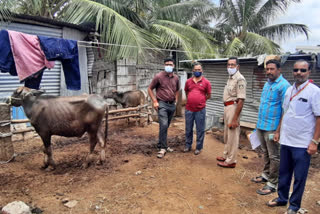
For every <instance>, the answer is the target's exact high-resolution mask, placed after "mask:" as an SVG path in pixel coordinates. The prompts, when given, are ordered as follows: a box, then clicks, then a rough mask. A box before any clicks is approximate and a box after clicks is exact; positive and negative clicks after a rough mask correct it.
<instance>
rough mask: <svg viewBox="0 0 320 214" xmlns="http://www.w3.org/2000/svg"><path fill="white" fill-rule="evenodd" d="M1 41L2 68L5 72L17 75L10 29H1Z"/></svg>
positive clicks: (0, 61) (0, 60) (0, 64)
mask: <svg viewBox="0 0 320 214" xmlns="http://www.w3.org/2000/svg"><path fill="white" fill-rule="evenodd" d="M0 41H1V42H0V70H1V72H3V73H7V72H9V73H10V75H12V76H17V75H18V74H17V70H16V65H15V62H14V59H13V55H12V51H11V46H10V40H9V34H8V31H6V30H1V31H0Z"/></svg>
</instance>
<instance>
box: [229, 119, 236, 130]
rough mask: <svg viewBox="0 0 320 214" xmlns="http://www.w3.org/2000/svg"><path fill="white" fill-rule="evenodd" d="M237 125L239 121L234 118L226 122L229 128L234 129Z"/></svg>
mask: <svg viewBox="0 0 320 214" xmlns="http://www.w3.org/2000/svg"><path fill="white" fill-rule="evenodd" d="M238 126H239V122H238V121H234V120H232V122H231V123H229V124H228V127H229V129H235V128H237V127H238Z"/></svg>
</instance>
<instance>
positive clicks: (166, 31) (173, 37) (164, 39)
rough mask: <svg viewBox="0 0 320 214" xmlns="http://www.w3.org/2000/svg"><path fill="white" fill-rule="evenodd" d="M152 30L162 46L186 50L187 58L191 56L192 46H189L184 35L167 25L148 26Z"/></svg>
mask: <svg viewBox="0 0 320 214" xmlns="http://www.w3.org/2000/svg"><path fill="white" fill-rule="evenodd" d="M150 29H151V30H152V32H154V33H155V34H157V35H158V36H159V42H160V44H161V46H162V47H164V48H180V47H181V48H182V49H183V50H184V51H186V55H187V56H188V58H192V53H191V52H192V48H191V46H190V41H189V39H188V38H186V37H185V36H183V35H181V34H180V33H178V32H176V31H174V30H172V29H171V28H169V27H166V26H163V25H159V24H153V25H152V26H151V28H150Z"/></svg>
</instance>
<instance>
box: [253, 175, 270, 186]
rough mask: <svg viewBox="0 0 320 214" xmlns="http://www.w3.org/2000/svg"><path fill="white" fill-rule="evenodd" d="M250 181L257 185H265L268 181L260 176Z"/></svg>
mask: <svg viewBox="0 0 320 214" xmlns="http://www.w3.org/2000/svg"><path fill="white" fill-rule="evenodd" d="M251 181H252V182H254V183H257V184H259V183H266V182H267V181H268V180H267V179H265V178H264V177H262V176H257V177H254V178H252V179H251Z"/></svg>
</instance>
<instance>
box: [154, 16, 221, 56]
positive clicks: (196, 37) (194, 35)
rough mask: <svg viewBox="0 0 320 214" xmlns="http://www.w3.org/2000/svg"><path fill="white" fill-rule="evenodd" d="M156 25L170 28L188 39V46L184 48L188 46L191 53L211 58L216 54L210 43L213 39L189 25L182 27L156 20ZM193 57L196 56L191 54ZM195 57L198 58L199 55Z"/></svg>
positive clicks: (182, 25)
mask: <svg viewBox="0 0 320 214" xmlns="http://www.w3.org/2000/svg"><path fill="white" fill-rule="evenodd" d="M156 24H158V25H162V26H166V27H168V28H171V29H172V30H174V31H175V32H179V34H181V35H183V36H184V38H189V40H190V41H189V43H190V44H189V45H187V44H186V46H190V47H191V48H192V51H193V52H201V53H204V54H209V55H211V57H212V56H213V55H214V54H215V53H216V50H215V47H214V45H213V43H212V42H211V41H212V40H214V38H213V37H210V36H209V35H207V34H204V33H202V32H201V31H199V30H197V29H194V28H192V27H191V26H189V25H184V24H180V23H177V22H172V21H168V20H158V21H157V22H156ZM210 40H211V41H210ZM195 55H197V54H193V56H195ZM200 55H201V54H200ZM197 56H199V53H198V55H197ZM202 57H203V56H202Z"/></svg>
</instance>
